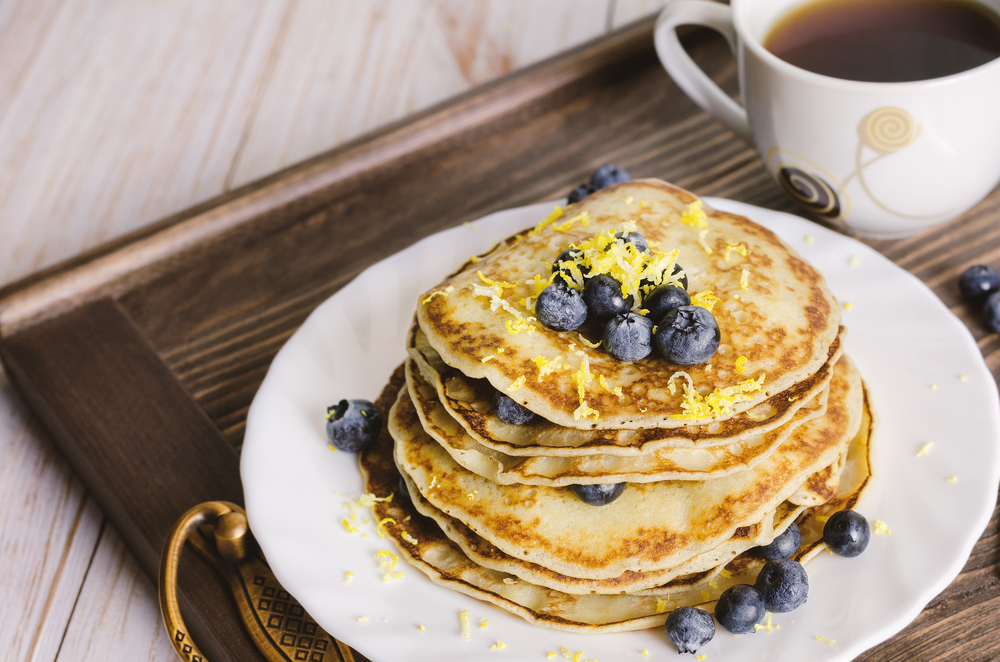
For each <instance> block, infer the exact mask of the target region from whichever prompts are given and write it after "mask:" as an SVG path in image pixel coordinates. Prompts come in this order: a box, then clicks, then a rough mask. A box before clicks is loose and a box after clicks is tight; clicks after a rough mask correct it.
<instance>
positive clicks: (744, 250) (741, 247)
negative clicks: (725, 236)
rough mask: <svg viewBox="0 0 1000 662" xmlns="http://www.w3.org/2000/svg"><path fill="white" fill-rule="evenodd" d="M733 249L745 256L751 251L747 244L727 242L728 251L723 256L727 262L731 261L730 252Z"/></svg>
mask: <svg viewBox="0 0 1000 662" xmlns="http://www.w3.org/2000/svg"><path fill="white" fill-rule="evenodd" d="M733 251H736V252H737V253H739V254H740V255H741V256H743V257H746V256H747V255H748V254H749V253H750V251H749V250H748V249H747V247H746V245H744V244H726V252H725V254H724V255H723V256H722V258H723V259H724V260H725V261H726V262H729V261H730V260H731V257H730V254H731V253H732V252H733Z"/></svg>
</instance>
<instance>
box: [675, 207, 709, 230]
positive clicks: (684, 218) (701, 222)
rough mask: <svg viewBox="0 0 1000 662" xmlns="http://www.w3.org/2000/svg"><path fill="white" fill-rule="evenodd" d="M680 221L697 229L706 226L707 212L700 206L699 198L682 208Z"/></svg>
mask: <svg viewBox="0 0 1000 662" xmlns="http://www.w3.org/2000/svg"><path fill="white" fill-rule="evenodd" d="M681 222H682V223H684V224H685V225H690V226H691V227H693V228H695V229H697V230H704V229H705V228H707V227H708V214H706V213H705V210H703V209H702V208H701V200H695V201H694V202H692V203H691V204H689V205H688V206H687V207H686V208H685V209H684V212H683V213H682V214H681Z"/></svg>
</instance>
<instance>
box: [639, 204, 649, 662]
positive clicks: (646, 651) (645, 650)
mask: <svg viewBox="0 0 1000 662" xmlns="http://www.w3.org/2000/svg"><path fill="white" fill-rule="evenodd" d="M640 202H641V200H640ZM639 652H640V653H642V656H643V657H649V649H647V648H643V649H642V650H641V651H639Z"/></svg>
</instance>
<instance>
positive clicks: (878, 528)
mask: <svg viewBox="0 0 1000 662" xmlns="http://www.w3.org/2000/svg"><path fill="white" fill-rule="evenodd" d="M872 533H884V534H885V535H887V536H891V535H892V531H890V530H889V527H888V526H887V525H886V523H885V522H883V521H882V520H880V519H877V520H875V521H874V522H872Z"/></svg>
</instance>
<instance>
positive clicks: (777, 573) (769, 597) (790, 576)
mask: <svg viewBox="0 0 1000 662" xmlns="http://www.w3.org/2000/svg"><path fill="white" fill-rule="evenodd" d="M753 587H754V588H755V589H757V592H758V593H760V597H761V598H763V599H764V606H765V607H767V610H768V611H770V612H772V613H775V614H784V613H785V612H789V611H792V610H793V609H798V608H799V607H801V606H802V605H803V604H805V602H806V598H807V597H809V575H807V574H806V569H805V568H803V567H802V564H801V563H799V562H798V561H792V560H790V559H784V560H781V561H768V562H767V563H765V564H764V567H763V568H761V570H760V572H759V573H757V581H756V582H755V583H754V586H753Z"/></svg>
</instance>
